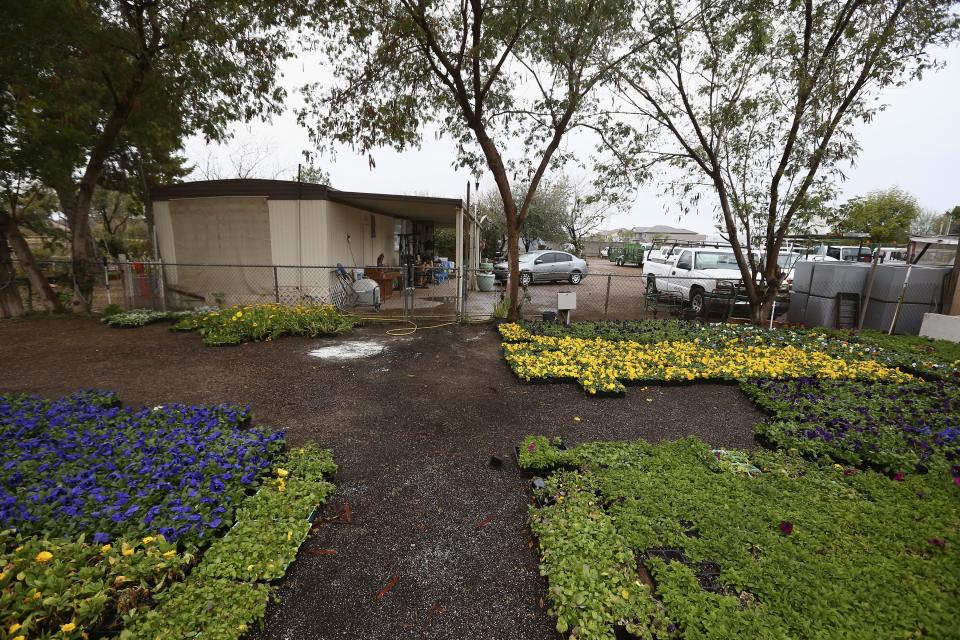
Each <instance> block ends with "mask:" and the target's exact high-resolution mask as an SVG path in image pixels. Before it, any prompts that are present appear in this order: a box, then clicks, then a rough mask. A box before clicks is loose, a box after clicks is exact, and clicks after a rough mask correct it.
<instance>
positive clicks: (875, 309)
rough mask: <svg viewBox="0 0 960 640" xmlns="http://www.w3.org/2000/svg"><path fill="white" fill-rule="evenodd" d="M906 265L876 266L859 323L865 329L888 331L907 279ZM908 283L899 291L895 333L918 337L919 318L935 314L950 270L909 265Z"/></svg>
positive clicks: (921, 321) (920, 322)
mask: <svg viewBox="0 0 960 640" xmlns="http://www.w3.org/2000/svg"><path fill="white" fill-rule="evenodd" d="M907 269H908V267H907V265H904V264H880V265H877V273H876V275H875V276H874V279H873V287H871V289H870V302H869V304H868V305H867V315H866V317H865V318H864V320H863V326H864V328H866V329H876V330H877V331H889V330H890V323H891V322H893V316H894V313H896V309H897V300H898V299H899V298H900V291H901V289H903V281H904V278H906V277H907ZM909 270H910V279H909V280H908V281H907V287H906V289H903V304H901V305H900V313H899V314H898V315H897V326H896V327H895V329H894V331H895V332H896V333H909V334H912V335H917V334H919V333H920V325H921V324H923V314H925V313H937V312H938V310H939V309H940V300H941V297H942V296H943V287H944V277H945V276H947V275H948V274H949V273H950V270H951V267H936V266H927V265H913V266H911V267H909Z"/></svg>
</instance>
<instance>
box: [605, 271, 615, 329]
mask: <svg viewBox="0 0 960 640" xmlns="http://www.w3.org/2000/svg"><path fill="white" fill-rule="evenodd" d="M612 279H613V276H612V275H610V274H607V295H606V297H605V298H604V300H603V319H604V320H606V319H607V307H609V306H610V281H611V280H612Z"/></svg>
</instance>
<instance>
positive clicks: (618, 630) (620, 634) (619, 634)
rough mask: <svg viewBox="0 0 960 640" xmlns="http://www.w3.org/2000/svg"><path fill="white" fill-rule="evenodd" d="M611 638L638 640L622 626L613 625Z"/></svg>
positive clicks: (616, 639) (638, 637)
mask: <svg viewBox="0 0 960 640" xmlns="http://www.w3.org/2000/svg"><path fill="white" fill-rule="evenodd" d="M613 637H614V638H615V640H640V636H636V635H634V634H632V633H630V632H629V631H627V628H626V627H625V626H623V625H622V624H615V625H613Z"/></svg>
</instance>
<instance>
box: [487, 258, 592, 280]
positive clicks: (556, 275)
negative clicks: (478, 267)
mask: <svg viewBox="0 0 960 640" xmlns="http://www.w3.org/2000/svg"><path fill="white" fill-rule="evenodd" d="M519 262H520V286H523V287H525V286H527V285H529V284H532V283H534V282H550V281H553V282H569V283H570V284H580V281H581V280H583V276H585V275H586V274H587V262H586V261H585V260H581V259H580V258H578V257H576V256H575V255H573V254H571V253H567V252H566V251H531V252H530V253H524V254H522V255H521V256H520V258H519ZM509 273H510V267H509V264H508V263H507V262H499V263H497V264H495V265H494V266H493V275H494V276H496V278H497V280H506V279H507V277H508V275H509Z"/></svg>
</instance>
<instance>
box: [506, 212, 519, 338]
mask: <svg viewBox="0 0 960 640" xmlns="http://www.w3.org/2000/svg"><path fill="white" fill-rule="evenodd" d="M514 206H516V205H514ZM519 248H520V230H519V228H518V226H517V216H516V214H514V215H512V216H507V273H508V274H509V275H508V277H509V284H508V289H509V295H510V311H509V312H508V313H507V320H508V321H510V322H516V321H517V320H519V319H520V307H519V299H520V255H519Z"/></svg>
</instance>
